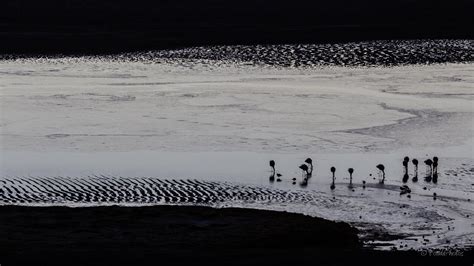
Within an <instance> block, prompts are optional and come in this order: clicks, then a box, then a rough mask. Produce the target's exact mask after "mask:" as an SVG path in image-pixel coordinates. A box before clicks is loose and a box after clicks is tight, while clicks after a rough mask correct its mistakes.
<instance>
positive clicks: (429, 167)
mask: <svg viewBox="0 0 474 266" xmlns="http://www.w3.org/2000/svg"><path fill="white" fill-rule="evenodd" d="M425 164H426V177H425V180H426V182H431V177H432V175H433V161H432V160H431V159H427V160H425Z"/></svg>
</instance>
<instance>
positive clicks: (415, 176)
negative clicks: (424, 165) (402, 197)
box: [411, 159, 418, 182]
mask: <svg viewBox="0 0 474 266" xmlns="http://www.w3.org/2000/svg"><path fill="white" fill-rule="evenodd" d="M411 162H412V163H413V165H414V166H415V167H414V170H413V171H414V173H413V178H412V181H413V182H418V160H417V159H413V160H412V161H411Z"/></svg>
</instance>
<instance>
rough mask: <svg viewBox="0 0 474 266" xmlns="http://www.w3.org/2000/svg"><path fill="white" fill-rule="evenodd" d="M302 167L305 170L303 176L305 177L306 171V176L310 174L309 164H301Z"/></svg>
mask: <svg viewBox="0 0 474 266" xmlns="http://www.w3.org/2000/svg"><path fill="white" fill-rule="evenodd" d="M300 169H301V170H303V174H302V175H303V177H304V175H305V173H306V177H307V176H308V175H309V172H308V166H307V165H306V164H302V165H300Z"/></svg>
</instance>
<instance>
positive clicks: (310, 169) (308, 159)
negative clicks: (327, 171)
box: [304, 158, 313, 176]
mask: <svg viewBox="0 0 474 266" xmlns="http://www.w3.org/2000/svg"><path fill="white" fill-rule="evenodd" d="M304 162H305V163H307V164H308V165H309V176H311V175H312V174H313V160H312V159H311V158H306V160H304Z"/></svg>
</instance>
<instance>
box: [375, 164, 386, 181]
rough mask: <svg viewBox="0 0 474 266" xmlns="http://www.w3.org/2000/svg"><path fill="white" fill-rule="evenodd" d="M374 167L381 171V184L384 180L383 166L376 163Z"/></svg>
mask: <svg viewBox="0 0 474 266" xmlns="http://www.w3.org/2000/svg"><path fill="white" fill-rule="evenodd" d="M376 167H377V169H379V170H380V171H381V172H382V181H381V182H380V183H382V184H383V183H384V182H385V166H383V164H378V165H377V166H376Z"/></svg>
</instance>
